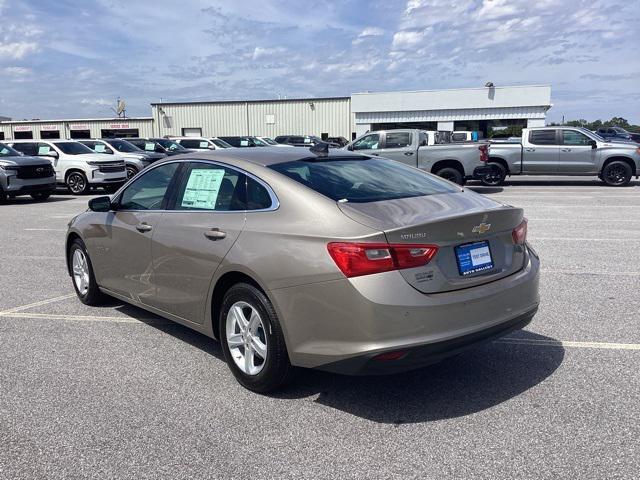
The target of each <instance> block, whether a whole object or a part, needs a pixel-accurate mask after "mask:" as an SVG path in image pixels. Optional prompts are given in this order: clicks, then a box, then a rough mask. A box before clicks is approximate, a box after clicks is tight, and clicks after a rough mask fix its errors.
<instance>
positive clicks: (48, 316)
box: [0, 312, 172, 324]
mask: <svg viewBox="0 0 640 480" xmlns="http://www.w3.org/2000/svg"><path fill="white" fill-rule="evenodd" d="M0 317H5V318H31V319H43V320H69V321H76V322H114V323H140V324H144V323H148V322H153V323H167V324H169V323H172V322H170V321H169V320H162V319H156V318H141V319H137V318H132V317H116V316H113V315H110V316H97V315H66V314H63V313H61V314H54V313H31V312H1V313H0Z"/></svg>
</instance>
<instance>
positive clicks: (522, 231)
mask: <svg viewBox="0 0 640 480" xmlns="http://www.w3.org/2000/svg"><path fill="white" fill-rule="evenodd" d="M511 236H512V237H513V243H515V244H516V245H523V244H524V242H526V241H527V219H526V218H523V219H522V222H521V223H520V225H518V226H517V227H516V228H514V229H513V232H511Z"/></svg>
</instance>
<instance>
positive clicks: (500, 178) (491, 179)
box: [480, 162, 507, 187]
mask: <svg viewBox="0 0 640 480" xmlns="http://www.w3.org/2000/svg"><path fill="white" fill-rule="evenodd" d="M487 166H491V167H493V168H494V169H495V172H496V173H494V174H492V175H485V176H484V177H482V178H481V179H480V182H481V183H482V185H484V186H486V187H497V186H499V185H502V184H503V183H504V179H505V178H507V169H506V168H504V165H502V164H501V163H496V162H490V163H488V164H487Z"/></svg>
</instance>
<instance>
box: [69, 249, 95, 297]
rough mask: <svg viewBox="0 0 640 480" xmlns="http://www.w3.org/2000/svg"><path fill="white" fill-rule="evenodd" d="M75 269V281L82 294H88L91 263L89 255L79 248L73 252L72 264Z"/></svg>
mask: <svg viewBox="0 0 640 480" xmlns="http://www.w3.org/2000/svg"><path fill="white" fill-rule="evenodd" d="M71 267H72V270H73V281H74V282H75V284H76V288H77V289H78V292H80V295H83V296H84V295H86V294H87V292H88V291H89V282H90V277H89V263H88V262H87V257H86V255H85V254H84V252H83V251H82V250H80V249H79V248H78V249H76V250H75V251H74V252H73V260H72V264H71Z"/></svg>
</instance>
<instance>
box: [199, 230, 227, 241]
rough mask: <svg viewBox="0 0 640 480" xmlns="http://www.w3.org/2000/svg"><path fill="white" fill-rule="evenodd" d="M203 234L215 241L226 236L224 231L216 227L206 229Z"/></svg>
mask: <svg viewBox="0 0 640 480" xmlns="http://www.w3.org/2000/svg"><path fill="white" fill-rule="evenodd" d="M204 236H205V237H207V238H208V239H209V240H214V241H215V240H222V239H223V238H225V237H226V236H227V234H226V233H225V232H221V231H220V230H218V229H217V228H212V229H211V230H207V231H206V232H204Z"/></svg>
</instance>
